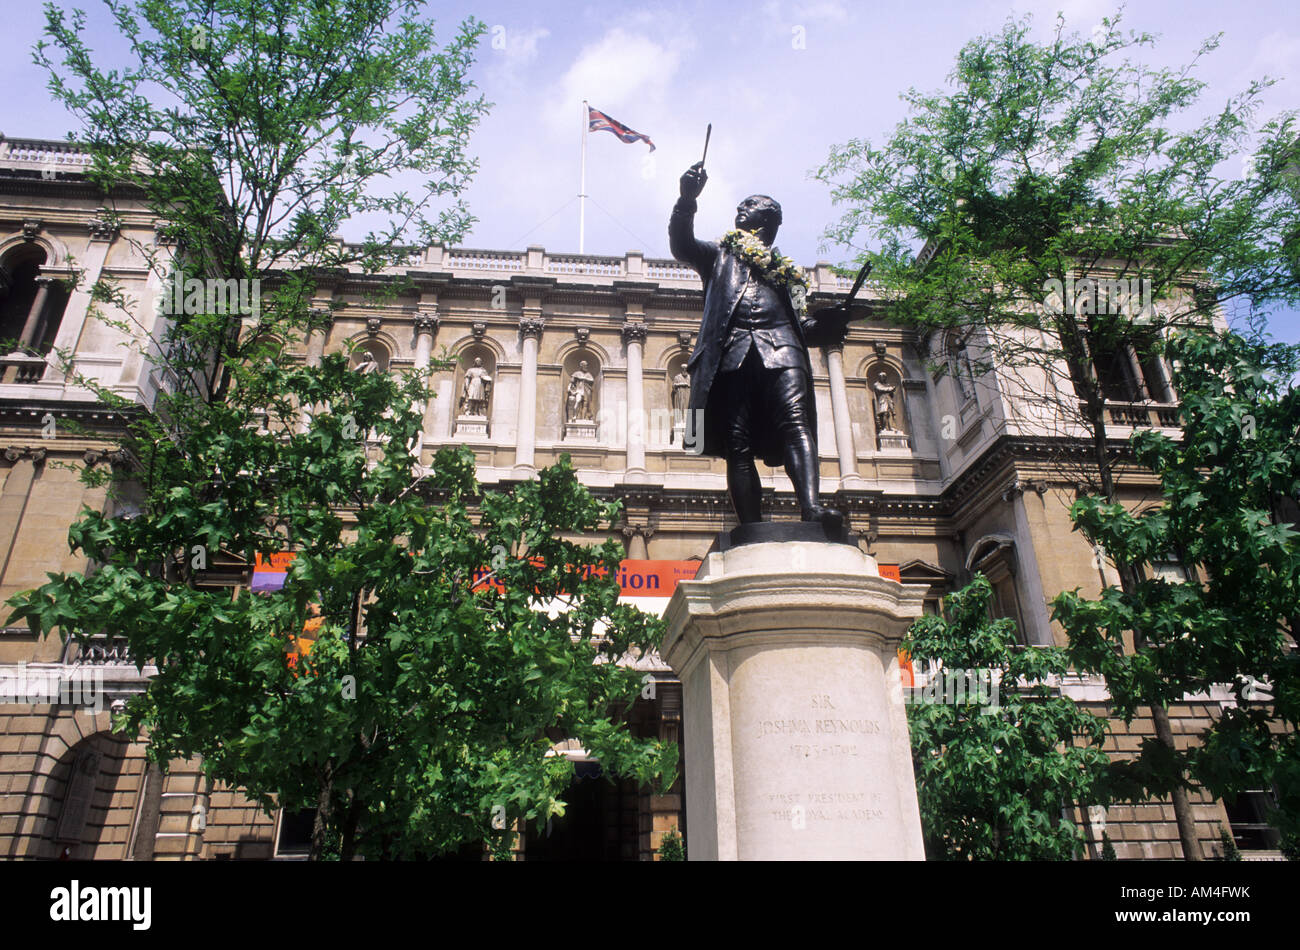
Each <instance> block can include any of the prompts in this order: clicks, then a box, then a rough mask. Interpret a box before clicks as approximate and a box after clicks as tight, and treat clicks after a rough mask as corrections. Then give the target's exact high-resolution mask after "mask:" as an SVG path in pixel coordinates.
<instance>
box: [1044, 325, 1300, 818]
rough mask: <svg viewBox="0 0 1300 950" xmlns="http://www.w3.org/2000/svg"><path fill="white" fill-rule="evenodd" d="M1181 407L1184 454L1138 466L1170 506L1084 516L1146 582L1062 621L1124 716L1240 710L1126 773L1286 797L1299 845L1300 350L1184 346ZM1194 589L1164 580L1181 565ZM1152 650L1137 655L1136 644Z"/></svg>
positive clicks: (1091, 500)
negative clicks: (1217, 697) (1226, 689)
mask: <svg viewBox="0 0 1300 950" xmlns="http://www.w3.org/2000/svg"><path fill="white" fill-rule="evenodd" d="M1170 356H1171V357H1172V359H1173V361H1174V366H1175V379H1176V382H1177V385H1178V389H1179V393H1180V395H1181V397H1182V405H1181V407H1180V410H1179V412H1180V418H1181V422H1182V435H1181V438H1180V439H1172V438H1170V437H1169V436H1167V435H1165V434H1163V433H1160V432H1155V431H1151V430H1144V431H1139V432H1136V433H1134V435H1133V437H1132V444H1133V450H1134V454H1135V455H1136V457H1137V459H1138V461H1139V462H1141V463H1142V464H1143V465H1144V466H1147V467H1149V468H1150V469H1151V470H1152V471H1153V472H1154V473H1155V474H1156V475H1157V476H1158V477H1159V479H1160V486H1161V499H1160V503H1159V504H1158V505H1156V506H1152V507H1148V508H1146V509H1144V510H1141V511H1130V510H1129V509H1127V508H1126V507H1124V506H1123V505H1120V504H1117V503H1113V502H1107V501H1105V500H1104V499H1102V498H1098V497H1095V496H1089V497H1085V498H1082V499H1080V500H1079V501H1078V502H1076V503H1075V505H1074V507H1073V509H1072V511H1071V515H1072V517H1073V518H1074V521H1075V524H1076V526H1077V528H1078V529H1079V530H1081V531H1082V532H1083V533H1084V534H1085V535H1086V536H1087V537H1088V538H1089V539H1090V540H1092V541H1094V542H1096V543H1098V544H1101V545H1103V546H1104V547H1105V549H1106V550H1107V551H1109V552H1111V553H1112V554H1113V555H1114V556H1115V557H1116V558H1118V559H1120V560H1122V561H1123V562H1124V563H1126V564H1129V565H1131V566H1132V569H1133V570H1134V571H1135V572H1136V573H1137V575H1138V577H1139V580H1138V582H1137V583H1136V584H1135V585H1134V586H1132V587H1131V588H1128V589H1124V588H1116V587H1109V588H1107V589H1105V590H1104V591H1103V592H1102V595H1101V597H1100V598H1099V599H1098V600H1095V601H1090V600H1086V599H1084V598H1082V597H1080V596H1079V595H1078V593H1077V592H1066V593H1063V594H1061V595H1060V596H1058V597H1057V598H1056V600H1055V601H1054V603H1053V616H1054V617H1055V619H1057V620H1059V621H1060V622H1061V624H1062V626H1063V627H1064V628H1065V630H1066V632H1067V633H1068V635H1069V637H1070V653H1071V658H1072V660H1073V661H1074V662H1075V663H1076V664H1077V665H1078V666H1079V667H1080V668H1083V669H1089V670H1096V671H1098V672H1100V673H1102V674H1103V675H1104V676H1105V677H1106V683H1107V687H1108V689H1109V691H1110V695H1111V699H1112V703H1113V704H1114V708H1115V711H1116V712H1117V713H1118V714H1120V715H1122V716H1123V717H1124V718H1125V719H1126V720H1130V721H1131V720H1132V718H1133V717H1134V716H1135V715H1136V714H1137V712H1138V710H1139V708H1140V707H1143V706H1148V707H1157V708H1160V707H1167V706H1168V704H1170V703H1173V702H1177V701H1179V700H1180V699H1181V698H1182V697H1183V696H1184V695H1186V694H1188V693H1198V692H1208V690H1209V689H1210V687H1211V686H1214V685H1216V684H1229V685H1231V686H1232V688H1233V691H1234V693H1235V697H1234V698H1235V700H1236V704H1235V706H1234V707H1231V708H1228V709H1225V710H1224V711H1223V713H1222V715H1221V716H1220V717H1219V719H1218V720H1217V721H1216V722H1215V723H1214V724H1213V725H1212V726H1211V727H1210V728H1208V729H1207V730H1206V731H1205V733H1204V735H1203V736H1202V737H1201V738H1202V740H1203V741H1202V745H1201V747H1200V748H1196V749H1189V750H1175V749H1171V748H1170V747H1168V746H1167V745H1165V744H1163V743H1160V742H1158V741H1153V740H1147V741H1146V742H1145V743H1144V745H1143V747H1142V749H1141V751H1140V754H1139V755H1138V756H1137V758H1136V759H1135V760H1134V761H1133V762H1132V763H1129V764H1127V765H1124V766H1123V768H1124V770H1125V771H1127V772H1128V778H1129V780H1130V781H1131V782H1133V783H1135V784H1138V785H1140V786H1142V787H1143V788H1145V789H1146V790H1147V791H1148V792H1150V793H1151V794H1157V795H1168V794H1170V793H1171V792H1172V791H1173V790H1174V789H1175V788H1184V789H1185V788H1190V787H1195V786H1196V785H1200V786H1202V787H1204V788H1206V789H1208V790H1209V791H1210V792H1212V793H1213V794H1214V795H1216V796H1220V797H1224V796H1232V795H1236V794H1238V793H1240V792H1242V791H1245V790H1247V789H1252V788H1260V787H1264V788H1267V787H1269V786H1270V785H1274V784H1275V785H1276V786H1277V787H1278V788H1279V789H1280V790H1281V791H1282V800H1281V811H1280V813H1279V815H1278V820H1279V823H1280V825H1281V827H1282V829H1283V832H1284V835H1286V836H1287V837H1288V838H1295V836H1296V835H1297V831H1300V794H1298V793H1297V791H1296V789H1297V779H1298V778H1300V745H1298V744H1297V731H1296V730H1297V725H1300V676H1297V672H1298V666H1297V655H1296V653H1295V650H1294V643H1295V642H1296V638H1297V629H1298V628H1297V620H1298V619H1300V532H1297V530H1296V525H1295V521H1296V519H1297V518H1300V510H1297V508H1296V499H1298V498H1300V448H1297V447H1298V446H1300V389H1297V388H1296V385H1295V379H1296V373H1297V371H1300V347H1295V346H1287V345H1280V344H1268V343H1264V342H1260V341H1252V340H1248V339H1245V338H1243V337H1240V336H1237V335H1236V334H1225V335H1222V336H1217V335H1214V334H1206V333H1193V334H1185V335H1180V336H1177V337H1175V338H1174V339H1173V340H1171V342H1170ZM1171 558H1172V559H1177V560H1179V561H1181V562H1182V564H1183V565H1184V566H1185V568H1187V569H1190V572H1191V573H1190V576H1189V577H1188V578H1187V579H1185V580H1177V579H1171V578H1170V577H1168V576H1163V575H1162V574H1160V573H1157V571H1156V570H1155V568H1154V565H1156V564H1157V563H1158V562H1167V561H1169V560H1170V559H1171ZM1129 630H1141V631H1143V636H1142V638H1141V639H1139V640H1137V641H1136V643H1135V644H1134V645H1133V648H1132V649H1126V644H1125V643H1124V634H1125V631H1129Z"/></svg>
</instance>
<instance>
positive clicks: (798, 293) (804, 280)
mask: <svg viewBox="0 0 1300 950" xmlns="http://www.w3.org/2000/svg"><path fill="white" fill-rule="evenodd" d="M719 243H720V244H721V245H722V247H724V248H726V249H727V250H728V251H730V252H731V253H733V254H735V255H736V256H737V257H739V258H740V259H741V260H742V261H744V262H745V263H746V264H748V265H749V266H750V267H752V268H754V270H755V271H757V272H758V275H759V276H760V277H762V278H763V279H765V280H768V281H770V282H771V283H773V284H775V285H776V286H778V287H784V288H785V289H786V290H787V291H789V293H790V299H791V300H792V301H793V302H794V306H795V310H796V311H797V312H799V313H804V312H805V311H806V310H807V309H808V305H807V302H806V301H807V297H808V294H809V293H810V292H811V291H812V278H811V277H810V276H809V275H808V272H807V271H805V270H804V269H803V268H802V267H800V266H799V265H798V264H796V263H795V262H794V261H792V260H790V258H788V257H786V256H785V255H783V254H778V253H777V252H776V251H774V250H773V249H772V248H770V247H768V246H767V245H766V244H764V243H763V241H762V239H760V238H759V236H758V235H756V234H753V233H752V232H750V231H739V230H731V231H728V232H727V233H726V234H724V235H722V240H721V241H720V242H719Z"/></svg>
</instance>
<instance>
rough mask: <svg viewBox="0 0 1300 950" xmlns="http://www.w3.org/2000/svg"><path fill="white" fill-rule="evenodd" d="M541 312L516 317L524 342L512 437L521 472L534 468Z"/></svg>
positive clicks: (516, 464)
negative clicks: (516, 427) (514, 433)
mask: <svg viewBox="0 0 1300 950" xmlns="http://www.w3.org/2000/svg"><path fill="white" fill-rule="evenodd" d="M544 325H545V324H544V323H543V322H542V319H541V317H540V316H533V317H524V318H523V319H522V320H520V321H519V332H520V334H521V335H522V336H523V342H524V346H523V349H524V365H523V377H522V378H521V379H520V381H519V428H518V436H517V438H516V441H515V468H517V469H520V470H521V474H532V473H533V472H535V471H536V466H535V465H534V464H533V457H534V456H533V450H534V448H535V447H536V445H537V351H538V349H539V348H540V346H541V339H542V328H543V326H544Z"/></svg>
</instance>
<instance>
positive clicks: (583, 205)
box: [578, 99, 591, 254]
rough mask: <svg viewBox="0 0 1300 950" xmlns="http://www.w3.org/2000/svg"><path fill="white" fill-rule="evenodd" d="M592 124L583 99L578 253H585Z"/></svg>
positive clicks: (588, 108)
mask: <svg viewBox="0 0 1300 950" xmlns="http://www.w3.org/2000/svg"><path fill="white" fill-rule="evenodd" d="M590 125H591V112H590V107H589V106H588V105H587V100H586V99H583V100H582V177H581V179H580V180H579V184H578V253H579V254H581V253H583V242H584V240H585V238H586V235H587V127H588V126H590Z"/></svg>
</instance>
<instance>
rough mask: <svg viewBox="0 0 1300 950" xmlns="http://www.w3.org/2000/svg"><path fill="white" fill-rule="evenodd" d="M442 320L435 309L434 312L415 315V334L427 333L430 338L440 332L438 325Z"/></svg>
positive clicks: (429, 311)
mask: <svg viewBox="0 0 1300 950" xmlns="http://www.w3.org/2000/svg"><path fill="white" fill-rule="evenodd" d="M441 322H442V318H441V317H439V316H438V310H437V308H436V307H435V308H434V309H432V310H421V311H420V312H419V313H417V314H416V315H415V332H416V334H417V335H418V334H421V333H427V334H429V335H430V336H433V334H435V333H437V332H438V324H439V323H441Z"/></svg>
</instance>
